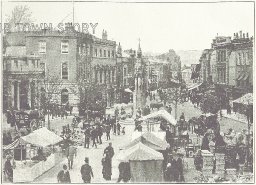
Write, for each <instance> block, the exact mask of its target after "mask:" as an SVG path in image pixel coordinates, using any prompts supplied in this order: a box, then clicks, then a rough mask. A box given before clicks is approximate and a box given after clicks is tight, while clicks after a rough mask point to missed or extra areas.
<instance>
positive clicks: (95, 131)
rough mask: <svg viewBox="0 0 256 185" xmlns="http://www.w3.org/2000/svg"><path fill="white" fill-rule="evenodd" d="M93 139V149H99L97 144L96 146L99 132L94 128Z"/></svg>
mask: <svg viewBox="0 0 256 185" xmlns="http://www.w3.org/2000/svg"><path fill="white" fill-rule="evenodd" d="M91 137H92V147H93V146H95V148H97V144H96V139H97V130H96V129H95V128H94V127H92V131H91Z"/></svg>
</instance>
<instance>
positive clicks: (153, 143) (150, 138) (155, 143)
mask: <svg viewBox="0 0 256 185" xmlns="http://www.w3.org/2000/svg"><path fill="white" fill-rule="evenodd" d="M137 143H142V144H144V145H146V146H148V147H150V148H152V149H154V150H166V148H167V147H168V146H169V145H168V143H167V142H166V140H161V139H160V138H158V137H156V136H155V135H154V134H152V133H150V132H146V133H144V134H142V135H141V136H140V137H138V138H137V139H135V140H133V141H131V142H130V143H129V144H127V145H125V146H123V147H121V149H128V148H130V147H132V146H134V145H136V144H137Z"/></svg>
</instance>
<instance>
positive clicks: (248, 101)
mask: <svg viewBox="0 0 256 185" xmlns="http://www.w3.org/2000/svg"><path fill="white" fill-rule="evenodd" d="M233 103H239V104H243V105H253V94H252V93H247V94H245V95H244V96H242V97H240V98H238V99H236V100H234V101H233Z"/></svg>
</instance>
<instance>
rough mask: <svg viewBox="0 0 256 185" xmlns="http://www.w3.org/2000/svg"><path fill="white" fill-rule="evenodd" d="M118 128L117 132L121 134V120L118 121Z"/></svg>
mask: <svg viewBox="0 0 256 185" xmlns="http://www.w3.org/2000/svg"><path fill="white" fill-rule="evenodd" d="M116 128H117V134H118V135H120V131H121V124H120V123H119V121H118V122H117V125H116Z"/></svg>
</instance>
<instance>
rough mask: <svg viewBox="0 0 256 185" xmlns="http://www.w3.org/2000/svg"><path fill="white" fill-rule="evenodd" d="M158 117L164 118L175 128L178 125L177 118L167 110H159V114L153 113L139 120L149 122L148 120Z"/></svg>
mask: <svg viewBox="0 0 256 185" xmlns="http://www.w3.org/2000/svg"><path fill="white" fill-rule="evenodd" d="M156 117H162V118H164V119H165V120H166V121H168V122H169V123H170V124H172V125H174V126H175V125H176V124H177V121H176V120H175V118H174V117H173V116H172V115H171V114H170V113H169V112H167V111H166V110H159V111H157V112H153V113H151V114H149V115H147V116H143V117H141V118H140V119H139V120H147V119H151V118H156Z"/></svg>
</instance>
